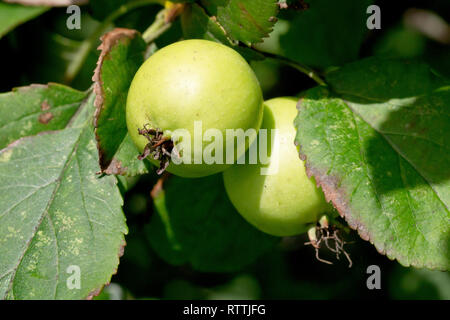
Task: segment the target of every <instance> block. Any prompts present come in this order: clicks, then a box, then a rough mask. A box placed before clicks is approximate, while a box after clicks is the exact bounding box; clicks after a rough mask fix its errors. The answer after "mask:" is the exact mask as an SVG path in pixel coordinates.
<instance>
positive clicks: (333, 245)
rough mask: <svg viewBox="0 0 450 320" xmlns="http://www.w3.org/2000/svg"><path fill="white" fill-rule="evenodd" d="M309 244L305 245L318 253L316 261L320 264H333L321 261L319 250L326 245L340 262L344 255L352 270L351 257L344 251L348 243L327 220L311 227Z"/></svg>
mask: <svg viewBox="0 0 450 320" xmlns="http://www.w3.org/2000/svg"><path fill="white" fill-rule="evenodd" d="M308 238H309V240H310V241H309V242H306V243H305V245H311V246H312V247H313V248H314V250H315V251H316V259H317V260H318V261H320V262H323V263H327V264H333V263H332V262H331V261H328V260H324V259H321V258H320V257H319V249H320V248H322V247H323V245H325V247H326V248H327V249H328V250H330V251H331V252H333V253H335V254H336V259H337V260H339V258H340V256H341V254H343V255H344V256H345V257H346V258H347V261H348V263H349V265H348V267H349V268H351V266H352V264H353V263H352V260H351V259H350V255H349V254H348V253H347V251H346V250H345V249H344V245H345V244H347V243H348V242H346V241H344V239H343V238H342V236H341V234H340V230H339V229H338V228H337V226H335V225H330V224H329V223H328V220H327V218H325V219H324V218H322V219H321V220H320V221H319V222H318V223H317V225H315V226H313V227H311V228H310V229H309V230H308Z"/></svg>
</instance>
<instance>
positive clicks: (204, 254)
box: [146, 175, 279, 272]
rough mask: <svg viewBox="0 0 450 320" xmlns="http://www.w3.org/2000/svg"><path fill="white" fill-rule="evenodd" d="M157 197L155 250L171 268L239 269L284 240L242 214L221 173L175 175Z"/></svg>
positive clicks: (151, 228)
mask: <svg viewBox="0 0 450 320" xmlns="http://www.w3.org/2000/svg"><path fill="white" fill-rule="evenodd" d="M159 183H161V180H160V182H159ZM152 195H153V197H154V204H155V209H156V212H155V214H154V215H153V216H152V220H151V222H150V224H149V225H148V226H147V228H146V231H147V235H148V237H149V240H150V243H151V245H152V247H153V249H154V250H155V251H156V252H157V253H158V254H159V255H160V256H161V257H162V258H164V259H165V260H167V261H168V262H169V263H171V264H175V265H180V264H183V263H190V264H191V265H192V267H193V268H195V269H196V270H200V271H214V272H225V271H235V270H239V269H241V268H242V267H244V266H246V265H247V264H249V263H251V262H253V261H254V260H255V259H256V258H257V257H259V256H260V255H261V254H263V253H264V252H266V251H267V250H269V249H270V248H271V247H272V246H273V245H274V244H275V243H276V242H277V241H278V239H279V238H276V237H272V236H269V235H267V234H264V233H262V232H260V231H258V230H257V229H255V228H254V227H253V226H251V225H250V224H249V223H248V222H246V221H245V220H244V219H243V218H242V217H241V216H240V215H239V213H238V212H236V210H235V209H234V208H233V205H232V204H231V202H230V201H229V200H228V198H227V196H226V193H225V188H224V186H223V181H222V178H221V175H213V176H210V177H207V178H199V179H185V178H179V177H175V176H171V177H169V178H168V180H167V181H166V182H165V183H164V188H163V189H162V186H161V184H157V185H156V189H154V190H153V191H152Z"/></svg>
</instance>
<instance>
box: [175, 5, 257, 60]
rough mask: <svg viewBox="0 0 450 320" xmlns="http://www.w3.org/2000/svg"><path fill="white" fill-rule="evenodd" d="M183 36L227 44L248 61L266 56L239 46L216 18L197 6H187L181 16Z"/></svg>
mask: <svg viewBox="0 0 450 320" xmlns="http://www.w3.org/2000/svg"><path fill="white" fill-rule="evenodd" d="M181 26H182V29H183V35H184V37H185V38H187V39H206V40H210V41H216V42H220V43H222V44H225V45H227V46H229V47H231V48H233V49H234V50H236V51H237V52H239V53H240V54H241V55H242V56H243V57H244V58H245V59H247V60H261V59H264V56H262V55H261V54H259V53H258V52H256V51H254V50H252V49H250V48H248V47H245V46H239V45H238V43H236V41H234V40H233V39H231V38H230V37H229V35H228V34H227V33H226V31H225V29H224V28H223V27H222V26H221V25H220V24H219V23H218V21H217V19H216V18H213V17H209V16H208V14H207V13H206V12H205V10H204V9H203V8H202V7H200V6H199V5H197V4H195V3H194V4H192V5H190V6H187V7H186V8H185V9H184V11H183V14H182V15H181Z"/></svg>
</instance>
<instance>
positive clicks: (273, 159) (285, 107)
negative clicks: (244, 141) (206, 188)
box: [223, 97, 328, 236]
mask: <svg viewBox="0 0 450 320" xmlns="http://www.w3.org/2000/svg"><path fill="white" fill-rule="evenodd" d="M297 100H298V99H296V98H291V97H283V98H276V99H271V100H268V101H266V102H265V103H264V118H263V123H262V125H261V129H260V135H261V133H262V132H263V129H266V130H267V131H268V135H267V144H268V146H269V147H268V148H267V149H268V155H269V156H270V158H269V161H266V164H262V163H261V162H262V161H261V159H260V160H258V163H257V164H253V165H252V164H248V161H247V162H246V163H247V164H235V165H233V166H232V167H231V168H229V169H227V170H226V171H225V172H224V173H223V178H224V182H225V188H226V192H227V194H228V196H229V198H230V200H231V202H232V203H233V205H234V206H235V208H236V209H237V211H238V212H239V213H240V214H241V215H242V216H243V217H244V218H245V219H246V220H247V221H248V222H250V223H251V224H253V225H254V226H255V227H256V228H258V229H260V230H261V231H264V232H266V233H269V234H271V235H275V236H292V235H297V234H301V233H304V232H305V231H307V229H308V225H309V224H311V223H315V222H317V220H318V219H319V217H320V215H321V214H323V213H324V212H325V211H326V210H327V209H328V203H327V202H326V201H325V198H324V195H323V193H322V191H321V190H319V189H318V188H317V187H316V183H315V181H314V179H312V178H311V179H310V178H308V176H307V175H306V172H305V166H304V163H303V161H302V160H301V159H300V158H299V154H298V151H297V148H296V146H295V144H294V138H295V134H296V130H295V128H294V124H293V121H294V119H295V117H296V115H297V108H296V103H297ZM271 129H275V130H274V131H272V130H271ZM270 132H272V134H269V133H270ZM255 143H256V142H255ZM258 144H259V147H260V145H261V143H260V141H258ZM267 162H268V163H267ZM262 169H266V170H268V172H266V173H267V174H266V175H263V174H262V173H263V172H264V170H262Z"/></svg>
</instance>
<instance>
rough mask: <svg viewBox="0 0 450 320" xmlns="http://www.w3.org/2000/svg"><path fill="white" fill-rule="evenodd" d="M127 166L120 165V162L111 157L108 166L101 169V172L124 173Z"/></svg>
mask: <svg viewBox="0 0 450 320" xmlns="http://www.w3.org/2000/svg"><path fill="white" fill-rule="evenodd" d="M127 170H128V168H127V167H122V162H121V161H119V160H117V159H116V158H113V159H112V161H111V163H110V164H109V165H108V167H107V168H106V169H105V170H103V173H106V174H114V175H118V174H120V175H126V173H127Z"/></svg>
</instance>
